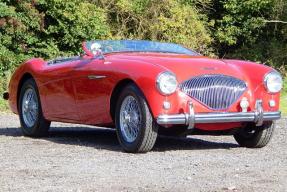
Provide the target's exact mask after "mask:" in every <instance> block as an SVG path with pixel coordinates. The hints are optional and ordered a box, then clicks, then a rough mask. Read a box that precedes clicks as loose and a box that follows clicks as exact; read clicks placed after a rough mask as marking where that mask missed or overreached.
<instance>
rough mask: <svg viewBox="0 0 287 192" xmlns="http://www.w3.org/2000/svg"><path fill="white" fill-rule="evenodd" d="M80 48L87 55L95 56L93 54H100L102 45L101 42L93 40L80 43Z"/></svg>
mask: <svg viewBox="0 0 287 192" xmlns="http://www.w3.org/2000/svg"><path fill="white" fill-rule="evenodd" d="M82 48H83V50H84V52H85V53H86V55H87V56H89V57H95V56H102V46H101V44H99V43H97V42H93V41H89V42H86V41H84V42H83V43H82Z"/></svg>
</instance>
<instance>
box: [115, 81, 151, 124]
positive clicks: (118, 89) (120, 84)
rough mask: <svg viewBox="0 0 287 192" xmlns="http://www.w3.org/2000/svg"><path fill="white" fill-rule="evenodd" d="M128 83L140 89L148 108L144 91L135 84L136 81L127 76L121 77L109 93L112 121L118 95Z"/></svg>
mask: <svg viewBox="0 0 287 192" xmlns="http://www.w3.org/2000/svg"><path fill="white" fill-rule="evenodd" d="M129 84H134V85H135V86H136V87H137V88H138V89H139V90H140V91H141V93H142V95H143V97H144V98H145V100H146V102H147V105H148V107H149V109H150V106H149V103H148V100H147V98H146V97H145V94H144V91H143V90H142V89H141V88H140V87H139V86H138V85H137V83H136V82H135V81H133V80H132V79H129V78H127V79H123V80H121V81H119V82H118V83H117V85H116V86H115V87H114V89H113V91H112V94H111V98H110V115H111V117H112V120H113V121H114V120H115V112H116V104H117V98H118V97H119V96H120V94H121V91H122V90H123V89H124V87H126V86H127V85H129ZM150 111H151V113H152V110H151V109H150ZM152 115H153V114H152Z"/></svg>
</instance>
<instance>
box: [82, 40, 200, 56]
mask: <svg viewBox="0 0 287 192" xmlns="http://www.w3.org/2000/svg"><path fill="white" fill-rule="evenodd" d="M86 48H87V49H88V50H90V51H91V52H95V51H101V52H102V53H104V54H105V53H114V52H161V53H175V54H186V55H199V54H198V53H197V52H195V51H192V50H189V49H187V48H184V47H182V46H181V45H178V44H174V43H161V42H155V41H144V40H96V41H88V42H86Z"/></svg>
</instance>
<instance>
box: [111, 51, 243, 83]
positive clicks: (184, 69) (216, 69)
mask: <svg viewBox="0 0 287 192" xmlns="http://www.w3.org/2000/svg"><path fill="white" fill-rule="evenodd" d="M113 57H117V58H120V59H125V60H129V61H131V62H134V63H137V62H139V61H140V62H145V63H151V64H153V65H157V66H160V67H162V68H163V70H169V71H171V72H173V73H175V74H176V75H177V78H178V81H179V82H181V81H184V80H187V79H189V78H191V77H193V76H198V75H203V74H223V75H228V76H233V77H236V78H239V79H242V80H244V79H245V74H244V73H243V72H242V71H240V69H238V68H237V67H236V65H233V64H230V63H228V62H225V61H223V60H218V59H212V58H208V57H203V56H187V55H177V54H125V55H123V54H121V55H114V56H113Z"/></svg>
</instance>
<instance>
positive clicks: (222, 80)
mask: <svg viewBox="0 0 287 192" xmlns="http://www.w3.org/2000/svg"><path fill="white" fill-rule="evenodd" d="M246 88H247V86H246V84H245V82H244V81H242V80H240V79H236V78H234V77H230V76H226V75H202V76H197V77H194V78H192V79H189V80H187V81H185V82H183V83H182V84H181V85H180V89H181V91H182V92H184V93H185V94H187V95H189V96H190V97H192V98H194V99H196V100H198V101H200V102H201V103H203V104H204V105H206V106H207V107H209V108H211V109H214V110H222V109H227V108H229V107H230V106H231V105H232V104H233V103H234V102H235V101H237V100H238V99H239V97H240V96H241V95H242V94H243V93H244V91H245V90H246Z"/></svg>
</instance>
